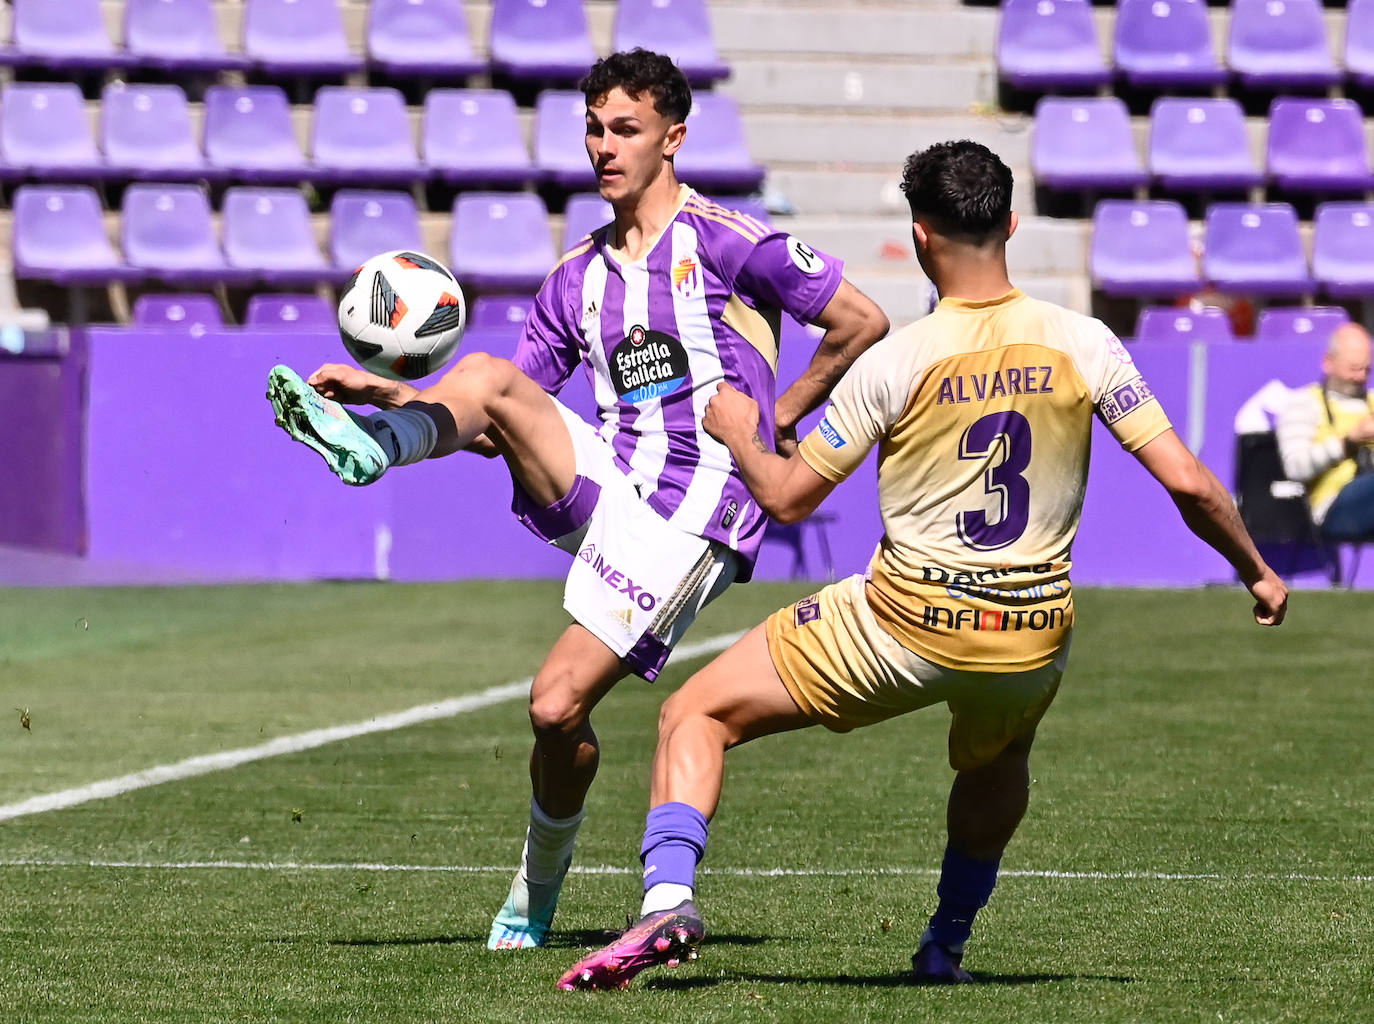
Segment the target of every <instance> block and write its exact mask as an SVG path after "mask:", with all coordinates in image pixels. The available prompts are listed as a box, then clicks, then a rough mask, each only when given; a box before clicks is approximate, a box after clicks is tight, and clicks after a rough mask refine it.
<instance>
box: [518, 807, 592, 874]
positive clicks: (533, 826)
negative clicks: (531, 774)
mask: <svg viewBox="0 0 1374 1024" xmlns="http://www.w3.org/2000/svg"><path fill="white" fill-rule="evenodd" d="M585 811H586V808H585V807H584V808H583V809H582V810H580V811H578V812H577V813H576V814H574V815H573V816H572V817H571V818H550V817H549V816H548V815H547V814H545V813H544V810H543V808H541V807H540V806H539V804H538V803H536V802H535V801H533V800H531V801H530V827H529V831H528V832H527V833H525V850H524V853H523V855H522V856H521V859H520V873H521V874H523V875H524V876H525V878H527V879H528V880H529V881H531V882H534V883H535V884H539V883H544V882H553V881H556V880H557V879H558V876H559V875H561V874H562V873H563V870H564V865H565V864H567V862H568V861H569V860H570V859H571V858H572V852H573V844H574V843H576V842H577V830H578V829H579V828H581V827H582V815H583V814H584V813H585Z"/></svg>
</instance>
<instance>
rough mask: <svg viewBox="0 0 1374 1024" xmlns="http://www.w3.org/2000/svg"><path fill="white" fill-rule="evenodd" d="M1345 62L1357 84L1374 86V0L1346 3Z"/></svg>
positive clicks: (1353, 0) (1364, 86)
mask: <svg viewBox="0 0 1374 1024" xmlns="http://www.w3.org/2000/svg"><path fill="white" fill-rule="evenodd" d="M1344 63H1345V70H1346V74H1348V75H1349V76H1350V77H1351V78H1352V79H1354V80H1355V84H1357V85H1359V86H1361V87H1362V88H1365V89H1368V88H1370V87H1371V86H1374V0H1350V2H1349V3H1348V4H1347V5H1346V9H1345V62H1344Z"/></svg>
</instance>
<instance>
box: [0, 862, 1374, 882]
mask: <svg viewBox="0 0 1374 1024" xmlns="http://www.w3.org/2000/svg"><path fill="white" fill-rule="evenodd" d="M0 868H112V869H115V868H117V869H128V870H136V871H283V872H286V871H375V872H391V873H395V874H405V873H413V874H454V875H509V874H511V873H512V872H514V871H515V869H516V865H514V864H375V863H366V862H359V863H339V864H330V863H305V862H300V861H246V860H189V861H135V860H44V859H27V860H0ZM569 871H570V873H572V874H574V875H635V876H638V875H640V874H641V873H642V869H640V868H625V867H615V866H613V865H610V864H597V865H589V866H585V867H583V866H578V865H574V866H573V867H571V868H569ZM701 871H702V873H703V874H707V875H724V876H728V877H732V878H868V877H888V876H905V877H911V876H930V877H935V876H937V875H939V874H940V869H939V868H835V869H828V868H702V869H701ZM998 877H999V878H1003V879H1005V878H1045V879H1054V880H1061V881H1088V882H1099V881H1105V882H1122V881H1125V882H1334V883H1368V882H1374V875H1308V874H1280V873H1268V874H1266V873H1249V872H1247V873H1242V874H1238V875H1230V874H1224V873H1221V872H1179V871H1037V870H1010V871H1001V872H998Z"/></svg>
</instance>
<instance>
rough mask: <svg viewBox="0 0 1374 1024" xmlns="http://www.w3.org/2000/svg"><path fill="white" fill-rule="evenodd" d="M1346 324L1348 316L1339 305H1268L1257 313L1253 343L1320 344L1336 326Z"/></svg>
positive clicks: (1348, 320)
mask: <svg viewBox="0 0 1374 1024" xmlns="http://www.w3.org/2000/svg"><path fill="white" fill-rule="evenodd" d="M1348 323H1350V314H1349V313H1347V312H1346V311H1345V310H1343V309H1342V308H1341V307H1340V306H1270V307H1268V308H1267V309H1262V310H1260V315H1259V322H1258V323H1257V324H1256V325H1255V340H1256V341H1293V340H1295V339H1299V340H1300V339H1303V338H1321V339H1322V340H1323V341H1324V340H1326V339H1327V338H1329V337H1330V336H1331V332H1332V331H1334V330H1335V329H1336V328H1337V327H1339V326H1340V325H1341V324H1348Z"/></svg>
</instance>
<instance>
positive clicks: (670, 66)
mask: <svg viewBox="0 0 1374 1024" xmlns="http://www.w3.org/2000/svg"><path fill="white" fill-rule="evenodd" d="M577 87H578V88H579V89H581V90H582V95H583V96H585V97H586V98H587V106H589V107H590V106H591V105H592V104H593V103H595V102H596V101H597V100H599V99H600V98H601V97H602V96H605V95H606V94H607V93H608V92H610V91H611V90H612V89H615V88H617V87H619V88H621V89H624V90H625V95H626V96H628V97H630V99H632V100H637V99H639V97H640V96H642V95H643V94H644V93H645V92H648V93H649V95H650V96H652V97H653V98H654V110H656V111H658V112H659V113H660V114H662V115H663V116H664V117H666V118H669V119H670V120H672V121H673V122H675V123H676V122H680V121H686V120H687V114H688V113H689V112H690V111H691V109H692V87H691V86H690V85H688V84H687V76H686V75H684V74H683V73H682V71H681V70H680V69H679V68H678V66H677V65H676V64H674V63H673V61H672V59H671V58H669V57H665V56H664V55H663V54H661V53H654V52H653V51H652V50H646V49H644V48H643V47H640V46H636V47H635V48H634V49H633V50H629V51H623V50H622V51H621V52H619V53H613V54H611V55H610V56H609V57H602V58H601V59H600V60H599V61H597V62H596V63H595V64H593V65H592V69H591V70H590V71H588V72H587V74H586V76H585V77H583V79H582V81H580V82H578V83H577Z"/></svg>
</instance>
